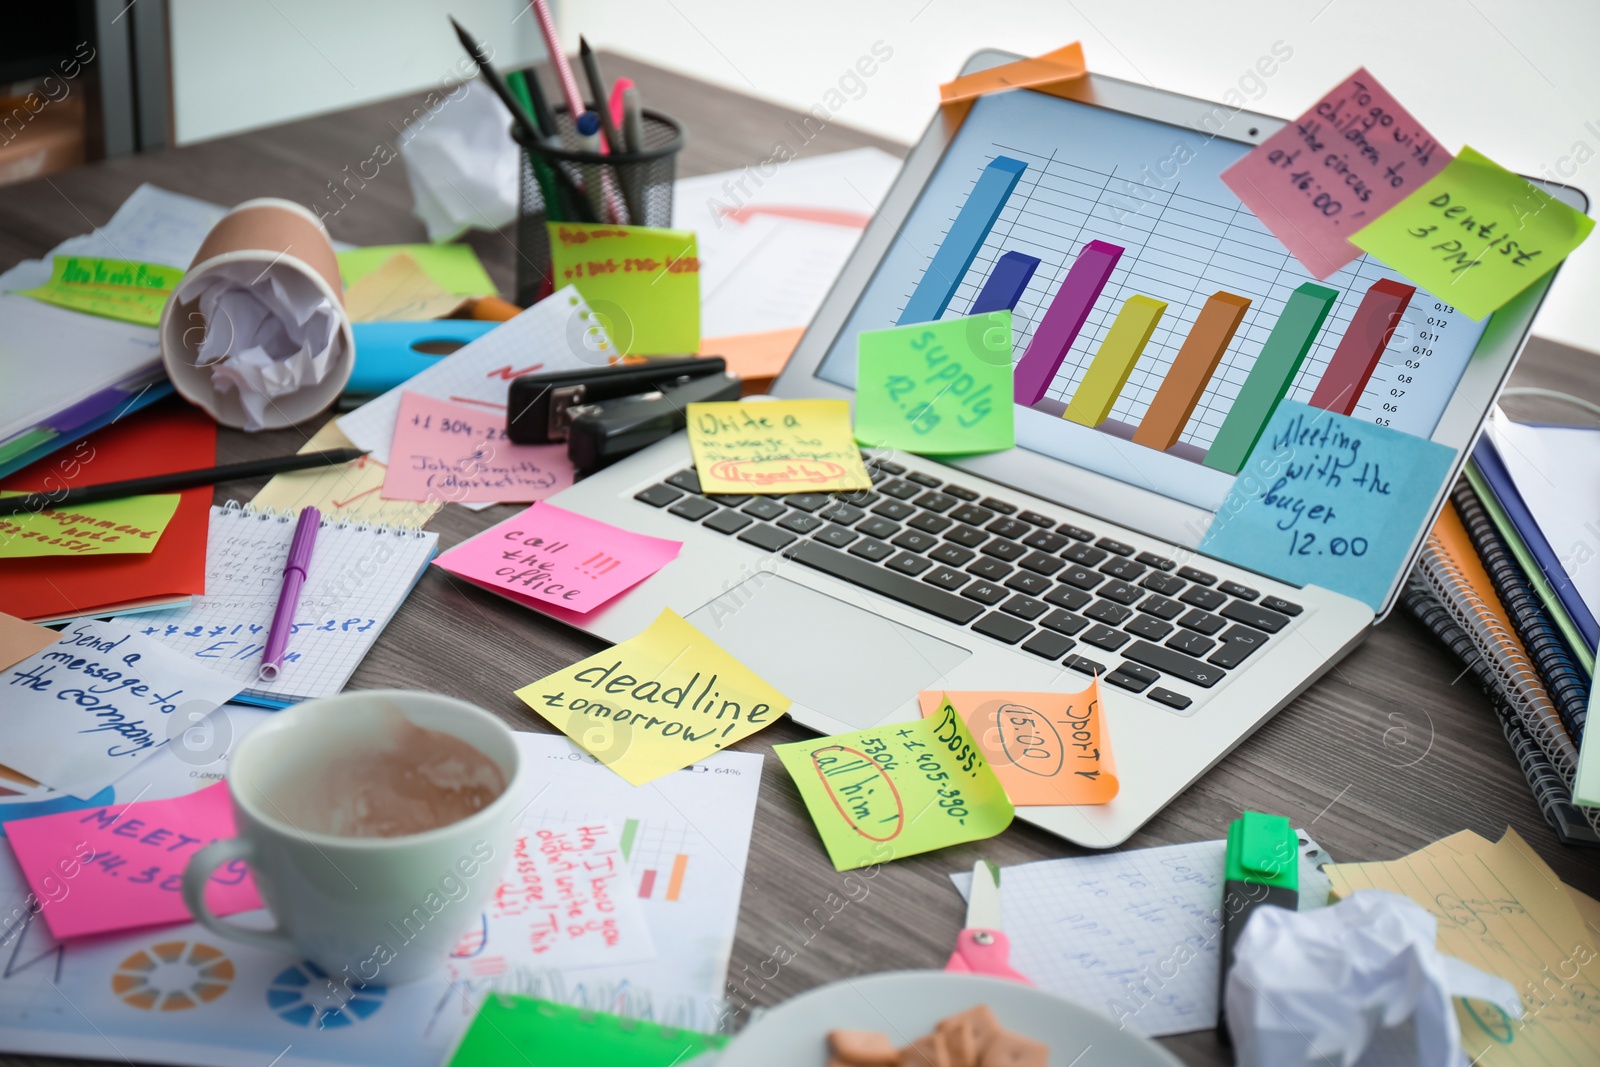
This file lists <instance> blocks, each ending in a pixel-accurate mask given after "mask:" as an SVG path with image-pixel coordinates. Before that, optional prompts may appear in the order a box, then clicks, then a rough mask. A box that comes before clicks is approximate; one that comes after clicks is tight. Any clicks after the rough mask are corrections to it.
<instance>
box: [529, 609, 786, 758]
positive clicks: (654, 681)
mask: <svg viewBox="0 0 1600 1067" xmlns="http://www.w3.org/2000/svg"><path fill="white" fill-rule="evenodd" d="M517 696H519V697H521V698H522V701H523V703H525V704H527V705H528V707H530V708H532V709H533V710H534V711H536V712H538V713H539V714H540V715H542V716H544V718H546V719H547V720H549V721H550V723H551V725H553V726H555V727H556V729H558V730H560V731H561V732H562V733H564V734H566V735H567V736H568V737H570V738H572V740H574V741H576V742H577V743H578V744H579V745H581V746H582V747H583V748H584V750H585V751H587V752H588V753H589V754H590V755H591V756H594V757H595V758H596V759H598V760H599V761H600V762H601V763H604V764H605V765H606V766H607V767H610V768H611V769H612V770H614V771H616V772H617V773H618V774H620V775H622V777H624V778H626V779H627V780H628V781H629V782H630V783H632V784H633V785H643V784H644V783H646V782H649V781H652V780H654V779H656V778H660V777H661V776H662V775H664V774H670V773H671V772H673V771H676V770H680V769H682V768H684V767H687V766H689V765H690V764H691V763H695V762H698V761H699V760H703V759H705V758H706V757H707V756H710V755H712V754H713V753H716V752H718V751H720V750H721V749H723V748H726V747H727V746H729V745H731V744H733V743H734V742H735V741H738V740H740V739H741V738H744V737H748V736H749V735H751V734H753V733H755V732H756V731H757V730H760V729H761V728H762V727H765V726H770V725H772V723H774V722H776V721H777V720H778V718H779V717H780V716H782V715H783V714H784V713H785V712H786V711H788V710H789V698H788V697H786V696H784V695H783V694H782V693H780V692H778V691H777V690H776V689H774V688H772V686H770V685H768V684H767V683H766V682H764V681H762V680H761V679H760V678H758V677H756V675H755V673H754V672H753V671H751V670H750V669H749V668H748V667H746V666H744V664H742V663H740V662H739V661H738V660H736V659H734V658H733V657H732V656H730V655H728V653H727V652H725V651H723V649H722V648H721V647H720V646H718V645H717V644H716V643H715V642H714V641H712V640H711V639H710V638H709V637H707V636H706V635H705V634H703V633H701V632H700V631H699V630H696V629H695V628H694V627H693V626H691V625H689V623H687V622H685V621H684V619H683V618H682V616H680V615H679V614H678V613H677V612H675V611H673V610H672V609H671V608H668V609H667V610H665V611H663V612H662V613H661V615H660V616H659V617H658V618H657V619H656V621H655V622H653V623H651V624H650V626H649V628H648V629H646V630H645V631H644V632H643V633H641V634H639V636H637V637H634V638H630V639H629V640H627V641H624V642H622V643H621V644H620V645H614V646H612V647H611V648H608V649H606V650H605V651H604V652H601V653H599V654H597V655H594V656H590V657H589V658H588V659H586V660H584V661H583V662H581V663H575V664H573V665H572V666H571V667H568V668H567V669H566V670H564V671H558V672H556V673H555V674H552V675H550V676H549V677H548V678H541V679H540V680H539V681H537V682H534V683H532V684H531V685H525V686H523V687H522V688H521V689H518V690H517Z"/></svg>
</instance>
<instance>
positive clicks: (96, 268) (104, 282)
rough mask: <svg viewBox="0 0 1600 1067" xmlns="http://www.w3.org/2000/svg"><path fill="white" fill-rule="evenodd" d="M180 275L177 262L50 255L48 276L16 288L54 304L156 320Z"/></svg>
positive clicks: (115, 316) (153, 322)
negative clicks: (31, 285) (29, 286)
mask: <svg viewBox="0 0 1600 1067" xmlns="http://www.w3.org/2000/svg"><path fill="white" fill-rule="evenodd" d="M182 278H183V271H182V270H180V269H179V268H177V267H165V266H162V265H161V264H159V263H139V262H136V261H134V260H131V259H106V258H104V257H102V256H55V257H53V259H52V261H51V267H50V280H49V281H48V282H46V283H45V284H43V285H41V286H37V287H36V288H33V289H23V290H20V292H21V293H22V295H23V296H31V297H33V298H34V299H35V300H42V301H44V302H45V303H46V304H55V305H56V306H57V307H64V308H71V309H72V310H73V311H82V312H85V313H87V314H90V315H101V316H104V317H105V318H108V319H121V320H122V321H123V322H134V323H138V324H139V325H141V326H155V325H156V324H158V323H159V322H160V321H161V309H162V308H163V307H165V306H166V303H167V297H168V296H169V295H171V293H172V290H173V289H175V288H177V285H178V282H179V281H180V280H182Z"/></svg>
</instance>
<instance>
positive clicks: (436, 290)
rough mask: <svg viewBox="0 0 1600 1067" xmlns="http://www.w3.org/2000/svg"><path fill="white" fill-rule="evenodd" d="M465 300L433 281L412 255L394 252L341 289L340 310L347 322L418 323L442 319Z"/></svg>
mask: <svg viewBox="0 0 1600 1067" xmlns="http://www.w3.org/2000/svg"><path fill="white" fill-rule="evenodd" d="M465 299H466V298H465V297H463V296H459V295H457V294H455V293H452V292H450V291H449V290H448V289H446V288H445V287H444V286H442V285H440V284H439V283H438V282H436V281H434V279H433V278H432V276H430V275H429V274H428V272H427V271H425V270H423V269H422V264H420V263H418V262H417V260H416V257H415V256H412V255H411V254H410V253H408V252H396V253H395V254H394V255H392V256H390V257H389V258H388V259H386V260H384V263H383V266H381V267H379V268H378V269H377V270H375V271H373V272H372V273H371V274H365V275H362V277H361V279H360V280H359V281H357V282H355V283H353V284H352V285H351V286H350V287H349V288H348V289H346V290H345V292H344V310H345V312H346V313H347V314H348V315H349V316H350V321H351V322H421V321H423V320H425V319H441V318H444V317H445V316H446V315H448V314H450V313H451V312H452V311H454V310H455V309H456V308H458V307H460V306H461V302H462V301H463V300H465Z"/></svg>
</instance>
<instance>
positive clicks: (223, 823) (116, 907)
mask: <svg viewBox="0 0 1600 1067" xmlns="http://www.w3.org/2000/svg"><path fill="white" fill-rule="evenodd" d="M234 833H235V830H234V824H233V802H232V801H231V800H230V799H229V797H228V785H227V783H226V782H217V783H216V784H214V785H210V786H207V787H206V788H204V789H201V790H199V791H197V792H194V793H190V794H188V795H187V796H181V797H176V798H174V799H172V800H145V801H140V802H138V803H136V804H121V805H112V806H108V807H94V808H85V809H83V810H81V811H64V812H58V813H57V814H54V815H43V816H40V817H39V818H36V819H17V820H14V821H12V822H8V823H6V837H7V838H9V839H10V841H11V848H12V850H13V851H15V852H16V856H17V862H18V863H19V864H20V865H21V867H22V873H23V874H24V875H25V876H26V877H27V879H28V884H29V885H30V886H32V887H33V891H34V893H35V895H36V896H37V897H38V898H39V900H40V901H41V902H43V903H44V908H43V909H42V910H43V915H44V920H45V922H46V923H48V924H49V926H50V932H51V933H52V934H54V935H55V936H56V937H57V938H62V939H65V938H69V937H82V936H84V935H86V934H101V933H105V932H107V931H109V930H129V929H133V928H135V927H140V926H154V925H156V924H158V923H185V922H191V921H192V919H191V918H190V915H189V909H188V908H187V907H185V906H184V903H183V892H182V889H183V869H184V867H186V866H187V865H188V863H189V859H190V858H191V857H192V856H193V855H194V854H195V853H196V852H198V851H200V849H202V848H204V847H205V846H206V845H208V844H210V843H211V842H212V841H215V840H217V839H218V838H222V837H232V836H234ZM62 885H66V886H68V887H69V891H68V892H66V893H64V894H63V893H62V892H61V891H60V887H61V886H62ZM52 888H53V889H54V890H55V891H54V892H51V890H52ZM206 903H207V904H209V905H210V906H211V908H212V910H213V911H215V912H216V913H217V914H218V915H231V914H232V913H234V912H238V911H252V910H254V909H256V908H259V907H261V897H260V896H259V895H258V894H257V893H256V888H255V883H254V882H253V881H252V880H251V878H250V871H249V868H247V867H246V866H245V863H244V861H243V860H234V861H232V862H231V863H228V864H226V865H225V866H223V867H220V868H218V869H217V871H216V873H214V874H213V875H212V876H211V885H210V887H209V888H208V889H207V890H206Z"/></svg>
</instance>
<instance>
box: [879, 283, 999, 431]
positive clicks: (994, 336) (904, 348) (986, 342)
mask: <svg viewBox="0 0 1600 1067" xmlns="http://www.w3.org/2000/svg"><path fill="white" fill-rule="evenodd" d="M857 346H858V347H857V362H856V440H857V441H859V442H861V443H862V444H863V445H867V446H869V447H872V448H894V449H900V450H903V451H906V452H911V453H913V454H917V455H928V456H948V455H961V454H964V453H973V452H1000V451H1003V450H1005V449H1007V448H1010V447H1012V446H1013V445H1015V444H1016V412H1015V411H1014V410H1013V407H1012V392H1013V389H1012V381H1011V379H1012V370H1011V312H1009V311H992V312H988V313H987V314H983V315H969V316H967V317H965V318H959V319H945V320H944V321H942V322H919V323H913V324H912V325H909V326H896V327H894V328H893V329H888V330H867V331H863V332H862V334H861V336H860V337H859V338H858V339H857Z"/></svg>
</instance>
